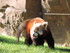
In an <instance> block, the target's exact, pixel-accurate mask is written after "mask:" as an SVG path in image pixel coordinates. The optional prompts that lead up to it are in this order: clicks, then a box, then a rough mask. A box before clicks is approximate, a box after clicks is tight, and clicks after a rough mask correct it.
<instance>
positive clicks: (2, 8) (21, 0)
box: [0, 0, 50, 35]
mask: <svg viewBox="0 0 70 53" xmlns="http://www.w3.org/2000/svg"><path fill="white" fill-rule="evenodd" d="M42 2H43V4H42V5H41V3H42ZM42 2H41V0H0V12H1V13H0V14H1V16H0V19H1V20H0V26H1V28H3V29H5V31H6V32H7V34H8V35H14V34H15V33H16V30H17V27H18V25H19V24H20V23H21V22H22V21H23V19H29V18H35V17H43V12H42V7H43V6H44V7H46V8H45V9H44V8H43V9H44V10H45V11H46V12H47V9H48V12H49V11H50V6H49V4H48V0H42ZM44 3H45V4H46V3H47V4H46V5H47V6H46V5H45V4H44ZM2 14H3V15H2Z"/></svg>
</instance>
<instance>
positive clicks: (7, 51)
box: [0, 35, 70, 53]
mask: <svg viewBox="0 0 70 53" xmlns="http://www.w3.org/2000/svg"><path fill="white" fill-rule="evenodd" d="M23 42H24V39H23V38H21V39H20V42H19V43H18V44H17V43H16V38H15V37H12V36H1V35H0V53H70V47H61V46H58V47H57V46H55V49H49V48H48V46H47V45H46V44H44V46H34V45H31V46H27V45H25V44H24V43H23Z"/></svg>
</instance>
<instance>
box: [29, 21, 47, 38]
mask: <svg viewBox="0 0 70 53" xmlns="http://www.w3.org/2000/svg"><path fill="white" fill-rule="evenodd" d="M47 26H48V22H43V23H36V21H34V23H33V26H32V28H31V30H30V35H31V38H32V39H34V38H37V37H38V36H41V35H43V30H47Z"/></svg>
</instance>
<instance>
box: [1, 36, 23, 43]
mask: <svg viewBox="0 0 70 53" xmlns="http://www.w3.org/2000/svg"><path fill="white" fill-rule="evenodd" d="M0 42H2V43H10V44H23V42H22V41H20V42H19V43H16V39H13V38H9V37H5V36H0Z"/></svg>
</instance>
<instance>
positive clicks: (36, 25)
mask: <svg viewBox="0 0 70 53" xmlns="http://www.w3.org/2000/svg"><path fill="white" fill-rule="evenodd" d="M23 30H25V34H26V35H25V43H26V44H27V45H31V44H32V43H33V44H34V45H35V46H36V45H43V44H44V42H45V41H46V42H47V43H48V46H49V47H50V48H54V39H53V37H52V34H51V31H50V29H49V26H48V22H46V21H44V20H43V19H42V18H40V17H36V18H34V19H28V20H25V21H23V22H22V24H20V26H19V27H18V30H17V34H16V36H17V42H19V37H20V34H21V33H22V31H23Z"/></svg>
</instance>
